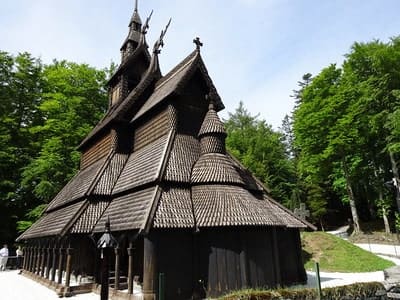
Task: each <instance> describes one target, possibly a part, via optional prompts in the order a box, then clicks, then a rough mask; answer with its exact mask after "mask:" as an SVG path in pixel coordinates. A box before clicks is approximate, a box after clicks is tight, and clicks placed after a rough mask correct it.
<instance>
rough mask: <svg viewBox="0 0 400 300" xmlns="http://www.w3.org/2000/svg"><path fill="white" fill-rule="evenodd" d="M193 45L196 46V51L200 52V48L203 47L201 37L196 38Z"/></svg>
mask: <svg viewBox="0 0 400 300" xmlns="http://www.w3.org/2000/svg"><path fill="white" fill-rule="evenodd" d="M193 43H195V44H196V50H197V51H199V52H200V47H202V46H203V43H202V42H201V41H200V38H199V37H196V38H195V39H194V40H193Z"/></svg>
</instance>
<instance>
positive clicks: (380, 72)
mask: <svg viewBox="0 0 400 300" xmlns="http://www.w3.org/2000/svg"><path fill="white" fill-rule="evenodd" d="M399 81H400V40H399V38H394V39H392V40H391V41H390V42H388V43H383V42H380V41H372V42H369V43H355V44H354V45H353V46H352V47H351V51H350V52H349V53H348V54H347V55H346V60H345V62H344V63H343V66H342V67H341V68H338V67H337V66H335V65H331V66H329V67H327V68H325V69H323V70H322V71H321V73H320V74H318V75H317V76H316V77H314V78H313V79H312V82H311V83H310V84H309V85H308V86H307V87H305V88H304V90H303V91H302V93H301V94H300V98H301V100H300V101H299V105H298V106H297V107H296V109H295V112H294V137H295V145H296V147H297V148H299V149H300V154H299V161H298V170H299V174H300V176H301V178H302V179H303V180H304V181H305V182H308V183H309V184H312V185H317V186H319V187H324V188H323V191H324V193H323V194H324V195H321V196H322V197H326V198H327V199H328V198H329V195H331V196H330V197H331V199H332V195H333V199H336V201H342V202H344V203H349V204H350V207H351V213H352V216H353V220H354V223H355V227H356V229H357V224H358V211H359V210H361V211H362V212H363V218H368V217H373V216H372V213H371V212H372V211H374V210H376V205H377V203H378V200H379V197H381V198H382V193H386V194H388V192H387V191H384V189H383V183H384V182H385V181H387V180H390V179H391V177H392V174H393V173H392V170H393V165H392V166H391V165H390V159H389V157H390V154H392V155H394V156H395V157H396V158H397V155H398V153H399V147H398V145H399V144H398V142H399V137H400V135H399V131H398V128H399V127H397V126H399V124H400V123H399V121H400V119H399V116H400V114H399V112H398V111H399V108H400V106H399V104H400V102H399V90H398V89H399V86H400V85H399V84H400V82H399ZM395 164H397V161H396V162H395ZM379 195H381V196H379ZM310 201H311V202H312V201H313V200H310Z"/></svg>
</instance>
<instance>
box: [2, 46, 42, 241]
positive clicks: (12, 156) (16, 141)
mask: <svg viewBox="0 0 400 300" xmlns="http://www.w3.org/2000/svg"><path fill="white" fill-rule="evenodd" d="M41 72H42V64H41V62H40V60H38V59H35V58H32V57H31V55H29V54H28V53H21V54H18V55H17V56H12V55H10V54H8V53H6V52H0V238H1V239H2V240H5V241H9V242H11V241H13V239H14V237H15V232H16V231H15V222H16V220H18V218H20V217H21V215H23V211H24V210H25V208H26V207H27V206H28V205H29V204H28V203H29V191H27V190H25V189H24V188H23V187H22V186H21V184H20V183H21V170H22V168H23V167H24V166H25V165H26V164H27V163H28V162H29V159H30V157H31V156H32V155H34V153H35V152H36V150H37V148H35V147H32V146H31V145H32V141H33V140H32V137H31V135H30V133H29V128H30V127H31V126H35V125H36V124H38V122H39V121H40V118H41V117H40V113H39V112H38V105H39V104H40V102H41V90H42V83H43V82H42V79H41Z"/></svg>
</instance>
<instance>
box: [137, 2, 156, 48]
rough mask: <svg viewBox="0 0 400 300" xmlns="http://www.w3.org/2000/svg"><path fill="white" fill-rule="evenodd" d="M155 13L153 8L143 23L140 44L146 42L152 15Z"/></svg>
mask: <svg viewBox="0 0 400 300" xmlns="http://www.w3.org/2000/svg"><path fill="white" fill-rule="evenodd" d="M152 15H153V10H152V11H151V13H150V15H149V16H148V17H147V18H146V21H145V22H144V24H143V25H142V29H141V31H140V41H139V45H144V44H146V34H147V29H149V22H150V19H151V16H152Z"/></svg>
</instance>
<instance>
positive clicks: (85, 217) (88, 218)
mask: <svg viewBox="0 0 400 300" xmlns="http://www.w3.org/2000/svg"><path fill="white" fill-rule="evenodd" d="M109 204H110V202H109V201H107V200H94V201H91V202H90V203H89V205H88V206H87V207H86V209H85V211H84V212H83V213H82V214H81V216H80V217H79V219H78V220H77V221H76V222H75V224H74V225H73V226H72V228H71V233H91V232H92V230H93V228H94V226H95V225H96V223H97V221H98V220H99V218H100V217H101V215H102V214H103V213H104V211H105V209H106V208H107V206H108V205H109Z"/></svg>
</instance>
